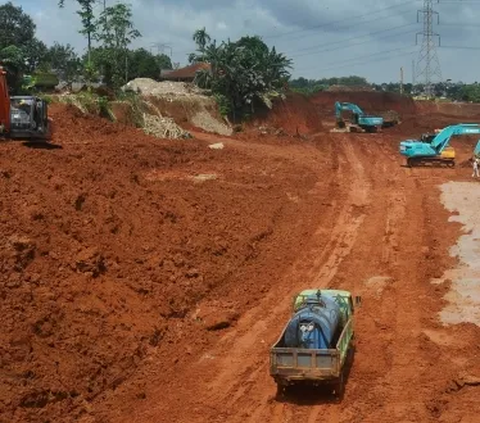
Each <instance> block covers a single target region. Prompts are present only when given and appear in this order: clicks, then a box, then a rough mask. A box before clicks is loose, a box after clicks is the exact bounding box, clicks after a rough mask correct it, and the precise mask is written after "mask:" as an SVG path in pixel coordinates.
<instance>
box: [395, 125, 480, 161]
mask: <svg viewBox="0 0 480 423" xmlns="http://www.w3.org/2000/svg"><path fill="white" fill-rule="evenodd" d="M469 134H480V124H477V123H460V124H457V125H450V126H447V127H446V128H444V129H442V130H441V131H440V132H439V133H437V134H436V135H435V136H434V137H433V139H431V141H430V142H424V141H422V140H415V139H411V140H405V141H402V142H400V154H402V155H403V156H406V157H407V163H408V165H409V166H415V165H417V164H446V165H448V166H450V167H451V166H454V165H455V150H454V149H453V147H451V146H449V142H450V139H451V138H452V136H455V135H469Z"/></svg>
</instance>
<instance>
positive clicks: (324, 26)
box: [177, 0, 418, 54]
mask: <svg viewBox="0 0 480 423" xmlns="http://www.w3.org/2000/svg"><path fill="white" fill-rule="evenodd" d="M417 1H418V0H409V1H406V2H403V3H399V4H395V5H391V6H387V7H384V8H382V9H377V10H373V11H371V12H369V13H363V14H361V15H354V16H350V17H348V18H343V19H338V20H335V21H330V22H327V23H323V24H320V25H314V26H311V27H307V28H303V29H297V30H294V31H288V32H284V33H280V34H270V35H260V38H261V39H263V40H265V39H271V38H281V37H284V36H287V35H292V34H299V33H304V32H308V31H315V30H319V29H331V28H335V29H352V28H355V27H359V26H362V25H365V24H368V23H371V22H376V21H378V20H379V19H388V18H398V17H401V16H407V15H406V14H394V15H390V16H388V17H385V18H379V17H376V18H373V19H369V20H367V21H361V22H359V21H358V20H359V19H361V18H364V17H371V16H372V15H375V14H378V13H381V12H384V11H386V10H392V9H396V8H399V7H404V6H405V5H408V4H412V3H416V2H417ZM348 21H355V23H353V24H351V25H349V26H345V27H341V28H338V27H335V25H336V24H339V23H342V22H348ZM303 37H305V35H301V36H299V37H294V38H290V39H289V41H291V40H295V39H300V38H303ZM191 52H192V51H191V50H183V51H178V52H177V53H180V54H188V53H191Z"/></svg>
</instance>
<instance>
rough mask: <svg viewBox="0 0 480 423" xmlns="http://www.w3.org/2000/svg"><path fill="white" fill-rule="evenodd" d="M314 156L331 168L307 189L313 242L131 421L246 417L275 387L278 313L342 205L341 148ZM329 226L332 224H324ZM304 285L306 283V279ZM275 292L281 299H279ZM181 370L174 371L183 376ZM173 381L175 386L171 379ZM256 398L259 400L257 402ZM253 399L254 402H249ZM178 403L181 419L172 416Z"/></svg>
mask: <svg viewBox="0 0 480 423" xmlns="http://www.w3.org/2000/svg"><path fill="white" fill-rule="evenodd" d="M319 156H320V157H323V159H322V160H330V163H331V169H332V172H331V173H330V174H329V176H328V179H329V180H327V181H325V177H324V175H321V176H320V179H319V183H318V184H317V185H318V189H317V188H314V189H313V190H312V191H311V192H310V195H311V198H310V200H309V201H310V202H312V203H313V204H315V203H316V202H317V201H318V200H319V201H321V202H322V204H319V205H318V206H315V207H316V208H318V210H320V211H321V213H322V215H321V216H320V219H319V220H320V222H321V224H322V226H321V227H320V230H319V231H317V232H316V233H315V235H313V236H312V239H311V241H310V242H309V244H313V246H312V248H308V249H307V250H306V251H307V253H308V254H307V255H306V256H307V257H303V259H301V260H298V261H297V262H296V263H294V264H293V265H292V270H291V272H290V273H289V274H287V275H285V277H284V278H282V280H279V281H278V285H276V286H275V287H274V288H272V289H271V290H270V292H269V293H268V294H267V295H266V296H265V297H264V298H262V300H261V302H260V303H259V304H258V305H257V306H255V307H254V308H253V309H251V310H250V311H248V312H247V313H245V314H244V315H243V316H242V318H241V319H240V320H239V321H238V322H237V324H236V325H235V327H233V328H232V329H230V330H229V331H228V332H226V334H225V335H223V336H222V337H221V338H219V340H218V341H217V342H216V344H215V345H214V347H213V349H211V350H210V351H208V352H206V353H205V354H204V355H203V356H202V357H201V358H200V360H198V361H197V362H196V363H194V364H192V365H191V366H189V368H188V370H187V369H186V370H184V372H182V373H185V375H186V374H188V375H189V376H188V377H189V379H190V381H191V383H190V385H187V386H185V385H182V387H181V388H180V389H179V390H177V391H176V392H175V393H171V394H170V395H168V394H167V395H166V396H165V393H164V392H161V393H160V391H159V394H158V395H159V398H160V395H162V396H163V397H162V398H161V401H157V402H154V401H150V402H149V403H150V404H152V407H150V408H148V409H147V408H145V409H143V408H142V410H138V412H136V413H135V418H134V420H130V421H135V422H142V423H144V422H159V421H167V420H162V417H163V418H166V417H167V416H168V417H171V418H170V419H169V420H168V421H169V422H172V421H188V422H215V421H222V422H223V421H229V422H230V421H235V420H232V419H234V418H238V419H239V421H245V419H246V418H248V416H247V415H246V414H245V412H244V410H246V409H249V408H250V409H256V408H257V407H260V406H262V405H263V403H267V402H268V401H269V396H271V395H270V393H269V392H271V394H272V395H273V394H274V393H275V386H274V384H272V381H271V378H270V376H269V374H268V351H269V348H270V345H271V343H273V342H274V341H275V337H276V336H278V331H279V330H280V329H281V327H282V326H283V324H284V318H279V316H288V315H289V311H290V306H291V301H290V297H291V295H293V293H294V292H296V291H297V288H298V285H292V281H294V283H296V284H298V281H300V283H301V281H303V280H307V281H308V280H311V279H309V278H306V277H304V276H303V275H304V274H305V273H308V272H310V273H312V270H311V269H312V267H313V268H315V266H321V264H322V263H320V262H318V260H317V263H316V264H315V263H313V262H312V260H311V259H313V258H315V257H318V256H319V253H320V252H321V251H322V250H323V249H324V247H325V243H326V242H327V241H328V240H329V239H330V237H331V232H332V230H333V228H332V227H333V226H334V225H330V226H329V225H328V223H327V222H332V221H335V219H336V218H337V216H338V215H339V214H340V210H341V209H342V207H345V206H344V203H345V196H344V190H346V187H348V184H339V183H338V180H339V179H342V171H345V170H344V169H343V167H342V166H343V164H342V162H343V161H344V160H343V156H344V153H343V149H342V148H340V147H339V146H338V145H337V144H330V143H327V144H326V145H324V146H323V148H322V155H319ZM309 160H311V159H309ZM325 187H327V193H326V192H325ZM326 195H327V197H328V195H331V197H332V198H333V200H332V201H331V204H328V205H327V206H325V205H324V204H323V203H324V202H325V198H326ZM329 227H330V228H332V229H328V228H329ZM306 263H308V264H306ZM313 273H314V272H313ZM298 275H301V278H298ZM309 277H310V276H309ZM296 278H297V279H296ZM308 285H310V284H308V283H307V286H308ZM279 298H280V299H282V300H281V301H280V302H279V300H278V299H279ZM266 316H267V317H266ZM185 375H183V376H179V377H180V378H182V379H185ZM172 385H173V386H175V383H172ZM189 388H191V389H189ZM190 391H193V392H202V395H200V396H197V397H193V398H192V397H191V395H190ZM257 391H258V392H257ZM252 392H255V394H254V395H253V394H252ZM259 399H260V403H256V402H258V400H259ZM264 400H265V401H264ZM185 401H188V402H189V405H190V407H189V409H188V410H187V411H185V408H184V407H183V403H184V402H185ZM244 403H246V404H244ZM252 403H253V404H255V407H252ZM180 409H181V414H182V417H184V419H182V420H175V419H173V417H174V416H175V415H177V410H180ZM230 410H234V411H233V412H232V411H230ZM178 414H180V413H178ZM189 414H190V415H189ZM247 414H248V413H247ZM125 421H127V420H125Z"/></svg>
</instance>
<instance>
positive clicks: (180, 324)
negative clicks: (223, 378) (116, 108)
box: [0, 105, 316, 423]
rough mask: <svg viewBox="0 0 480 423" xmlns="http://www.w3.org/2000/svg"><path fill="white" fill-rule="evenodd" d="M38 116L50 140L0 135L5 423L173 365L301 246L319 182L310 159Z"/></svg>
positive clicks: (79, 403)
mask: <svg viewBox="0 0 480 423" xmlns="http://www.w3.org/2000/svg"><path fill="white" fill-rule="evenodd" d="M51 114H52V117H53V119H54V121H55V123H56V128H57V132H56V134H55V135H54V139H53V142H54V144H55V145H56V146H57V147H59V148H50V149H42V148H38V149H31V148H28V147H27V146H24V145H22V144H20V143H10V144H2V145H0V150H1V154H0V198H1V200H0V206H1V208H0V246H1V249H0V269H1V274H0V303H1V307H2V316H3V318H2V330H1V331H0V357H1V369H2V378H1V380H0V415H1V416H2V420H5V421H8V422H11V423H13V422H25V421H32V422H37V421H38V422H40V421H62V422H73V421H75V422H76V421H80V420H81V419H82V418H86V417H87V416H89V415H90V413H91V412H92V409H93V408H92V407H94V404H95V403H96V402H100V403H101V402H102V401H103V400H102V399H105V397H106V396H109V395H112V396H114V395H116V393H117V392H118V391H121V390H122V389H123V387H124V386H125V385H127V384H128V383H129V380H130V379H131V377H132V376H133V375H134V374H136V373H137V372H138V371H140V370H141V369H142V366H144V364H145V363H146V362H151V361H152V360H153V361H155V363H157V364H158V363H161V365H162V367H163V368H172V369H174V368H175V366H176V365H177V363H178V364H179V365H181V363H182V361H183V355H182V354H180V353H179V352H178V351H180V350H182V351H183V348H185V347H186V344H185V342H186V341H185V340H186V339H188V341H187V344H189V343H190V342H192V348H193V347H195V348H196V347H200V346H201V345H204V344H205V343H207V342H209V339H210V338H211V337H213V338H215V336H216V335H215V331H216V330H219V329H221V328H224V327H225V325H230V324H233V323H234V321H235V319H236V318H237V316H238V315H239V314H241V313H242V312H243V311H244V310H245V309H246V308H247V307H248V303H249V301H251V300H252V299H253V298H257V297H258V296H262V295H263V294H262V292H263V290H264V289H266V288H267V287H268V286H269V284H270V281H272V280H276V279H278V278H279V277H280V275H281V273H282V272H283V271H284V270H285V267H286V265H287V263H289V262H291V260H292V257H294V256H296V254H298V252H297V247H298V245H301V243H302V242H303V239H302V238H305V234H306V233H308V225H309V223H310V221H309V220H308V219H306V218H305V219H303V220H302V221H296V216H297V215H298V214H301V215H305V208H306V207H307V205H306V204H308V202H307V203H305V202H304V201H303V199H308V197H309V194H308V191H309V190H310V189H311V188H313V186H314V184H315V182H316V178H315V177H314V176H313V172H312V170H311V168H309V167H307V165H306V164H304V163H307V162H308V160H309V157H305V160H301V161H300V162H299V163H296V162H295V163H293V162H292V160H291V159H290V157H288V155H285V156H284V157H281V156H279V157H275V156H272V157H270V156H269V155H267V154H265V152H264V151H263V150H261V149H260V150H254V151H250V150H249V149H242V148H240V147H236V146H235V145H227V146H226V147H225V148H223V149H220V150H215V149H210V148H208V145H209V143H210V142H202V141H199V140H159V139H155V138H152V137H149V136H147V135H145V134H144V133H143V132H142V130H141V129H135V128H132V127H129V126H125V125H120V124H113V123H110V122H108V121H106V120H103V119H101V118H96V117H88V116H85V115H83V114H82V113H81V112H79V111H78V110H76V109H74V108H73V106H66V105H52V107H51ZM202 175H214V176H215V177H214V178H210V177H209V178H204V177H201V176H202ZM293 199H295V201H294V200H293ZM313 217H315V216H313V215H312V218H313ZM294 222H296V223H294ZM259 269H263V270H262V271H261V272H260V271H259ZM265 269H270V270H269V271H268V272H265ZM267 274H269V275H270V276H269V278H268V279H265V277H266V275H267ZM212 301H213V302H212ZM221 303H223V306H222V305H221ZM209 304H214V306H209ZM219 304H220V305H219ZM197 308H199V309H200V312H197ZM215 310H221V311H222V312H221V315H218V316H215ZM207 311H208V312H207ZM125 389H126V391H128V392H129V394H131V395H133V397H134V398H137V400H138V398H141V397H142V386H141V385H138V384H137V385H134V386H129V388H128V389H127V388H125ZM105 421H106V420H105Z"/></svg>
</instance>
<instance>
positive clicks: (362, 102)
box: [311, 91, 416, 119]
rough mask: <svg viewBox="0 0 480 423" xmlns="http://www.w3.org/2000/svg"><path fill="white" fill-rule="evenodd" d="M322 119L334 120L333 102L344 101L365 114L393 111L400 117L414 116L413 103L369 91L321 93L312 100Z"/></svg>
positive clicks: (399, 96)
mask: <svg viewBox="0 0 480 423" xmlns="http://www.w3.org/2000/svg"><path fill="white" fill-rule="evenodd" d="M311 101H312V103H314V104H315V105H316V106H317V108H318V110H319V113H321V115H322V117H326V118H329V119H334V117H335V102H336V101H345V102H351V103H355V104H357V105H358V106H359V107H360V108H361V109H363V111H364V112H365V113H372V114H373V113H377V112H378V113H379V112H384V111H387V110H394V111H395V112H398V113H400V115H410V114H414V113H415V111H416V109H415V102H414V101H413V100H412V99H411V98H409V97H405V96H402V95H400V94H396V93H385V92H370V91H363V92H361V91H354V92H353V91H337V92H328V91H323V92H319V93H317V94H315V95H314V96H313V97H312V99H311Z"/></svg>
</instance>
